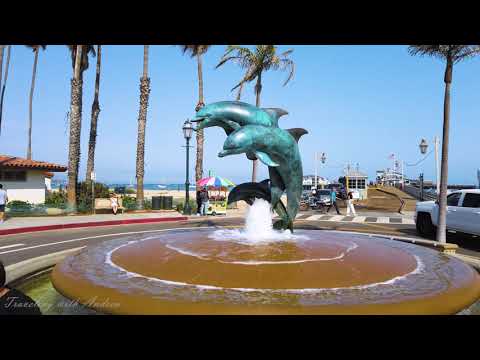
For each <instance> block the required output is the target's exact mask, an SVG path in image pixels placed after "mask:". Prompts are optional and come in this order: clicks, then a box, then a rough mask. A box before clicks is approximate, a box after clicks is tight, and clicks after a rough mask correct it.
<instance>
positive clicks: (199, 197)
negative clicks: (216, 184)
mask: <svg viewBox="0 0 480 360" xmlns="http://www.w3.org/2000/svg"><path fill="white" fill-rule="evenodd" d="M196 198H197V199H196V200H197V216H200V215H201V214H202V213H201V211H202V189H201V188H200V186H197V194H196Z"/></svg>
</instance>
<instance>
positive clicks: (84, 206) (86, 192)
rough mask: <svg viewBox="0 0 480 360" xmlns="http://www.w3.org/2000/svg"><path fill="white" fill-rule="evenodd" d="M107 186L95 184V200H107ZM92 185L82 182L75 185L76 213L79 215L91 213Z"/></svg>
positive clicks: (108, 194)
mask: <svg viewBox="0 0 480 360" xmlns="http://www.w3.org/2000/svg"><path fill="white" fill-rule="evenodd" d="M109 197H110V191H109V189H108V186H106V185H105V184H102V183H95V198H96V199H98V198H109ZM92 205H93V199H92V184H91V182H87V181H82V182H80V183H78V184H77V211H78V212H81V213H85V212H92V210H93V209H92Z"/></svg>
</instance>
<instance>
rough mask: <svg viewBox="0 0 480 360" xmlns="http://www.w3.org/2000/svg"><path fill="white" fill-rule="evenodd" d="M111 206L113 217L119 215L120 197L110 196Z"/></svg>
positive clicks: (113, 194)
mask: <svg viewBox="0 0 480 360" xmlns="http://www.w3.org/2000/svg"><path fill="white" fill-rule="evenodd" d="M110 206H111V207H112V212H113V215H117V211H118V196H117V194H115V193H112V194H111V195H110Z"/></svg>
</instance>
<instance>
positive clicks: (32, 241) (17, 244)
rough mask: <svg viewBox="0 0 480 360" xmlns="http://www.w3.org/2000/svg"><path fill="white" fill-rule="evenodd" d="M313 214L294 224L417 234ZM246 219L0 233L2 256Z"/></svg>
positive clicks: (476, 245) (465, 249)
mask: <svg viewBox="0 0 480 360" xmlns="http://www.w3.org/2000/svg"><path fill="white" fill-rule="evenodd" d="M312 214H313V215H314V214H315V213H314V212H312V213H311V214H309V213H304V215H306V216H302V217H300V218H299V219H297V220H296V221H295V227H296V228H302V229H312V230H322V229H323V230H343V231H355V232H366V233H375V234H387V235H397V236H408V237H417V235H416V233H415V225H411V224H403V223H368V222H364V223H352V222H348V221H344V222H337V221H321V220H306V219H307V218H311V216H313V215H312ZM302 218H303V219H302ZM243 223H244V219H243V218H241V217H236V218H234V217H229V218H220V217H209V218H207V219H204V218H201V219H193V220H192V219H191V220H188V221H180V222H169V223H151V224H131V225H120V226H101V227H90V228H78V229H64V230H52V231H42V232H33V233H24V234H18V235H7V236H0V259H1V260H2V261H3V262H4V264H5V265H10V264H15V263H17V262H20V261H24V260H28V259H31V258H35V257H38V256H42V255H47V254H50V253H54V252H58V251H63V250H68V249H73V248H78V247H81V246H87V245H92V244H96V243H99V242H102V241H105V240H111V239H113V238H116V237H118V236H120V235H127V234H130V235H135V234H139V233H142V232H143V233H147V232H155V231H158V230H163V229H171V228H195V227H205V226H211V227H215V226H241V225H242V224H243ZM449 240H450V239H449ZM475 240H477V241H475ZM451 241H452V242H456V243H458V244H459V246H461V247H462V248H461V249H459V251H458V252H459V253H463V254H466V255H472V256H478V257H480V239H473V240H472V239H462V238H459V239H455V238H452V239H451Z"/></svg>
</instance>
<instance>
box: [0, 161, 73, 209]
mask: <svg viewBox="0 0 480 360" xmlns="http://www.w3.org/2000/svg"><path fill="white" fill-rule="evenodd" d="M65 171H67V168H66V167H65V166H62V165H57V164H52V163H48V162H44V161H35V160H27V159H23V158H19V157H15V156H8V155H0V184H2V185H3V189H4V190H6V191H7V194H8V200H9V201H12V200H21V201H28V202H29V203H31V204H42V203H44V202H45V194H46V191H47V190H50V189H48V183H49V182H50V181H51V178H52V176H53V174H52V173H51V172H65Z"/></svg>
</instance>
